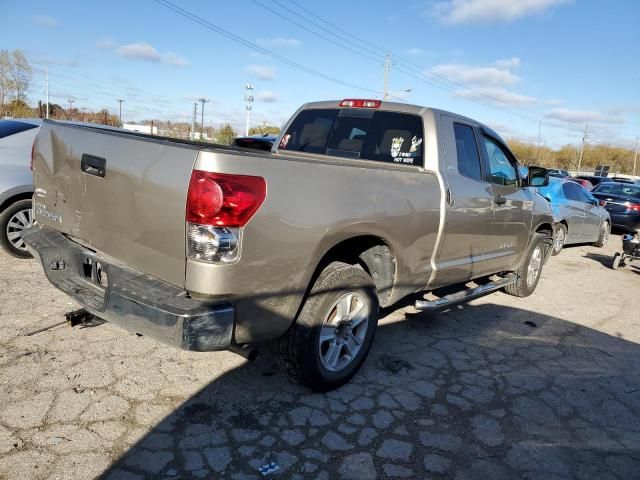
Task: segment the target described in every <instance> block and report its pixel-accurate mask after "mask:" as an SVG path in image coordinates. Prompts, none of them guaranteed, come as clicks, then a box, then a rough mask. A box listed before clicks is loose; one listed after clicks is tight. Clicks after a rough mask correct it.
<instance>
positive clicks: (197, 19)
mask: <svg viewBox="0 0 640 480" xmlns="http://www.w3.org/2000/svg"><path fill="white" fill-rule="evenodd" d="M154 1H155V2H156V3H158V4H160V5H162V6H164V7H166V8H168V9H169V10H172V11H173V12H175V13H177V14H178V15H181V16H183V17H185V18H187V19H189V20H191V21H192V22H195V23H198V24H200V25H202V26H203V27H205V28H208V29H209V30H213V31H214V32H216V33H219V34H220V35H223V36H225V37H227V38H229V39H230V40H233V41H234V42H236V43H239V44H241V45H244V46H245V47H247V48H250V49H252V50H255V51H257V52H260V53H262V54H264V55H267V56H268V57H271V58H273V59H275V60H278V61H280V62H282V63H284V64H286V65H289V66H291V67H294V68H297V69H298V70H301V71H303V72H306V73H309V74H311V75H315V76H316V77H319V78H323V79H325V80H329V81H330V82H333V83H337V84H339V85H343V86H345V87H349V88H354V89H356V90H362V91H365V92H372V93H379V91H378V90H374V89H371V88H367V87H363V86H360V85H356V84H353V83H350V82H346V81H344V80H340V79H338V78H336V77H333V76H331V75H327V74H325V73H322V72H319V71H317V70H314V69H312V68H309V67H306V66H304V65H302V64H300V63H298V62H294V61H293V60H290V59H288V58H286V57H283V56H282V55H279V54H277V53H273V52H272V51H270V50H267V49H266V48H262V47H260V46H259V45H256V44H255V43H253V42H250V41H248V40H245V39H244V38H242V37H240V36H238V35H235V34H234V33H231V32H229V31H227V30H225V29H223V28H221V27H219V26H218V25H215V24H213V23H211V22H209V21H208V20H206V19H204V18H202V17H200V16H198V15H195V14H194V13H191V12H189V11H187V10H185V9H183V8H180V7H178V6H177V5H175V4H174V3H171V2H169V1H168V0H154Z"/></svg>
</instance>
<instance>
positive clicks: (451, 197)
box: [447, 188, 453, 207]
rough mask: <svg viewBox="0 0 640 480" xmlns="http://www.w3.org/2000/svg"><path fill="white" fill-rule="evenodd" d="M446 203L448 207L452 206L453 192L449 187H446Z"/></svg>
mask: <svg viewBox="0 0 640 480" xmlns="http://www.w3.org/2000/svg"><path fill="white" fill-rule="evenodd" d="M447 205H449V206H450V207H451V206H453V194H452V193H451V189H450V188H447Z"/></svg>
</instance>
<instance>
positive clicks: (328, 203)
mask: <svg viewBox="0 0 640 480" xmlns="http://www.w3.org/2000/svg"><path fill="white" fill-rule="evenodd" d="M33 152H34V154H33V155H34V158H33V169H34V181H35V196H34V216H35V220H36V223H35V225H34V226H33V227H31V228H30V229H28V230H27V231H26V232H25V233H24V235H23V237H24V240H25V242H26V243H27V245H28V247H29V249H30V251H31V252H32V253H33V254H34V255H36V256H37V257H39V259H40V261H41V263H42V266H43V267H44V271H45V273H46V275H47V277H48V279H49V281H50V282H51V283H52V284H53V285H54V286H56V287H57V288H59V289H60V290H62V291H63V292H65V293H66V294H68V295H69V296H71V297H73V298H74V299H75V300H76V301H77V302H79V303H80V304H82V306H83V307H84V309H85V310H86V311H87V312H89V313H90V314H91V315H94V316H97V317H99V318H102V319H104V320H106V321H108V322H110V323H113V324H115V325H118V326H120V327H123V328H125V329H127V330H129V331H131V332H136V333H139V334H142V335H145V336H148V337H151V338H153V339H155V340H158V341H160V342H164V343H167V344H170V345H174V346H176V347H179V348H183V349H187V350H195V351H212V350H224V349H228V350H232V351H239V350H240V349H243V348H247V347H253V346H254V345H256V344H258V343H260V342H265V341H268V340H275V342H274V343H275V345H277V346H276V350H277V352H278V358H279V362H280V364H281V367H282V368H283V370H284V371H285V372H286V373H287V374H288V376H289V377H290V378H291V379H292V380H293V381H296V382H299V383H302V384H303V385H306V386H307V387H309V388H311V389H314V390H316V391H327V390H330V389H333V388H336V387H338V386H339V385H341V384H343V383H345V382H347V381H348V380H349V379H350V378H351V377H352V376H353V375H354V374H355V373H356V372H357V370H358V369H359V368H360V366H361V365H362V363H363V362H364V360H365V358H366V356H367V354H368V352H369V350H370V348H371V345H372V342H373V339H374V335H375V332H376V327H377V322H378V312H379V309H380V308H381V307H389V306H391V305H393V304H394V303H397V302H398V301H399V300H401V299H404V298H406V297H409V296H414V297H415V298H417V300H416V302H415V308H416V309H418V310H422V311H433V310H437V309H443V308H446V307H448V306H450V305H452V304H454V303H457V302H461V301H466V300H469V299H472V298H475V297H477V296H479V295H483V294H485V293H488V292H490V291H493V290H498V289H502V290H504V291H505V292H506V293H508V294H512V295H515V296H519V297H525V296H528V295H530V294H531V293H532V292H533V291H534V289H535V288H536V285H537V283H538V280H539V279H540V274H541V271H542V268H543V265H544V262H545V260H546V258H547V256H548V253H549V251H550V245H551V236H552V231H553V227H552V224H553V220H552V217H551V211H550V207H549V205H548V202H547V201H546V200H545V199H544V198H542V197H541V196H540V195H539V194H537V193H536V191H535V188H531V187H536V186H543V185H545V184H546V183H547V182H548V174H547V172H546V170H545V169H542V168H536V167H530V168H529V169H528V173H526V174H525V173H524V169H521V168H519V165H518V162H517V161H516V158H515V157H514V155H513V154H512V153H511V151H510V150H509V148H508V147H507V145H506V143H505V142H504V141H503V140H502V139H501V137H500V136H499V135H498V134H497V133H496V132H494V131H493V130H492V129H490V128H488V127H487V126H485V125H482V124H481V123H479V122H477V121H475V120H472V119H470V118H466V117H463V116H460V115H456V114H453V113H449V112H446V111H442V110H437V109H433V108H425V107H421V106H415V105H406V104H401V103H393V102H386V101H384V102H383V101H380V100H367V99H347V100H341V101H326V102H316V103H308V104H306V105H304V106H303V107H302V108H300V109H299V110H298V111H297V112H296V113H295V114H294V115H293V117H292V118H291V119H290V120H289V121H288V123H286V124H285V126H284V128H283V129H282V132H281V134H280V135H279V137H278V138H277V139H276V142H275V143H274V146H273V149H272V150H271V151H270V152H262V151H258V150H253V149H243V148H238V147H225V146H220V145H211V144H203V143H197V142H189V141H185V140H177V139H169V138H158V137H153V136H149V135H144V134H141V133H136V132H125V131H105V130H99V129H96V128H92V127H89V126H80V125H65V124H60V123H57V122H54V121H44V122H43V124H42V127H41V129H40V132H39V134H38V136H37V138H36V141H35V145H34V149H33ZM472 281H474V283H471V282H472ZM454 285H461V287H460V289H459V290H457V291H454V293H452V294H450V295H447V296H443V297H439V298H438V297H432V299H431V300H425V299H424V297H423V298H420V297H421V296H420V293H421V292H424V293H428V292H431V291H433V290H436V289H438V288H440V287H445V286H454ZM454 290H455V289H454ZM416 294H418V295H416Z"/></svg>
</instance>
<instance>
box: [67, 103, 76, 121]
mask: <svg viewBox="0 0 640 480" xmlns="http://www.w3.org/2000/svg"><path fill="white" fill-rule="evenodd" d="M68 102H69V120H71V105H72V104H73V102H75V100H73V99H71V98H69V99H68Z"/></svg>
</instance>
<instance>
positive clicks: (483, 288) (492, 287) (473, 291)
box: [414, 273, 518, 312]
mask: <svg viewBox="0 0 640 480" xmlns="http://www.w3.org/2000/svg"><path fill="white" fill-rule="evenodd" d="M517 280H518V277H517V276H516V275H515V274H514V273H511V274H509V275H507V276H505V277H500V278H497V279H496V280H493V281H491V282H489V283H487V284H485V285H480V286H479V287H475V288H467V289H466V290H461V291H459V292H456V293H452V294H451V295H447V296H445V297H442V298H438V299H437V300H416V303H415V305H414V308H415V309H416V310H420V311H423V312H425V311H426V312H434V311H436V310H440V309H443V308H446V307H450V306H452V305H456V304H458V303H464V302H468V301H470V300H473V299H474V298H478V297H482V296H484V295H486V294H487V293H491V292H495V291H496V290H500V289H501V288H504V287H506V286H507V285H511V284H514V283H516V281H517Z"/></svg>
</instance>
